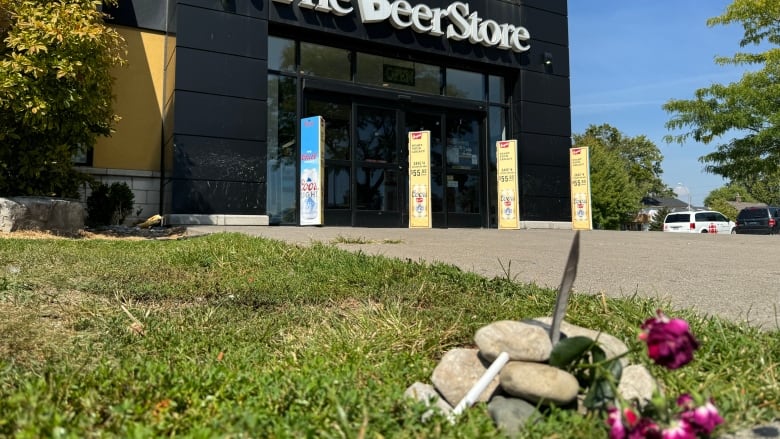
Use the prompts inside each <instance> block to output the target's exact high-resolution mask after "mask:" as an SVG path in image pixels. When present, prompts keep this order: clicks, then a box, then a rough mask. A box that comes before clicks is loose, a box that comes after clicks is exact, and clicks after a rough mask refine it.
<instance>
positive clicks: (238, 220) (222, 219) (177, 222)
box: [163, 214, 269, 226]
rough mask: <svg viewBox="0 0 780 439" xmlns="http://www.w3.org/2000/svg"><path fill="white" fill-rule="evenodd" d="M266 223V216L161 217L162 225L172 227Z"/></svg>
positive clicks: (183, 215)
mask: <svg viewBox="0 0 780 439" xmlns="http://www.w3.org/2000/svg"><path fill="white" fill-rule="evenodd" d="M268 223H269V221H268V215H224V214H214V215H188V214H170V215H165V216H164V217H163V224H165V225H172V226H192V225H202V226H267V225H268Z"/></svg>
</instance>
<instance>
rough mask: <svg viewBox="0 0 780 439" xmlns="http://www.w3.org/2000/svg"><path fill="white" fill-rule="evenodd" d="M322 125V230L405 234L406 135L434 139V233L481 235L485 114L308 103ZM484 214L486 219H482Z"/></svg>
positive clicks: (347, 101) (330, 99)
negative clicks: (398, 230)
mask: <svg viewBox="0 0 780 439" xmlns="http://www.w3.org/2000/svg"><path fill="white" fill-rule="evenodd" d="M305 102H306V104H305V108H304V112H305V114H304V117H308V116H315V115H319V116H322V117H323V118H324V119H325V154H324V156H325V172H324V176H325V181H324V188H323V189H324V196H325V206H324V208H325V211H324V221H325V225H331V226H355V227H408V225H409V212H408V175H407V173H408V149H407V141H408V133H409V132H410V131H423V130H427V131H430V132H431V188H430V201H431V210H432V225H433V227H486V226H487V215H486V212H485V207H483V205H486V204H487V203H486V202H485V200H486V198H485V195H484V194H483V193H482V192H484V189H483V188H485V187H486V184H485V179H484V177H483V174H486V170H485V169H484V168H486V166H485V165H484V163H485V162H486V158H485V154H486V150H485V145H484V144H485V141H484V139H483V138H484V136H485V132H484V114H481V113H478V112H473V113H469V112H464V111H455V110H449V109H443V108H436V107H430V108H419V106H417V107H414V108H411V107H412V106H411V105H409V104H402V103H400V102H392V101H377V102H373V101H372V102H366V101H365V100H363V99H360V98H358V97H351V96H340V95H334V94H324V95H322V96H318V95H309V96H307V99H306V101H305ZM483 214H484V215H483Z"/></svg>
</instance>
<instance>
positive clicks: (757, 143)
mask: <svg viewBox="0 0 780 439" xmlns="http://www.w3.org/2000/svg"><path fill="white" fill-rule="evenodd" d="M734 23H739V24H741V25H742V28H743V29H744V35H743V37H742V39H741V41H740V46H741V47H747V46H759V45H763V47H768V48H767V50H765V51H764V52H756V53H747V52H738V53H736V54H734V55H733V56H731V57H718V58H716V60H715V62H716V63H717V64H719V65H737V66H755V67H756V68H757V70H755V71H751V72H747V73H745V74H744V75H743V76H742V78H741V79H740V80H739V81H737V82H733V83H730V84H728V85H723V84H713V85H711V86H709V87H707V88H700V89H698V90H696V92H695V93H694V98H693V99H672V100H670V101H668V102H667V103H666V104H664V106H663V108H664V110H666V111H667V112H668V113H670V114H671V115H672V117H671V119H670V120H669V121H668V122H667V123H666V127H667V128H668V129H670V130H678V131H679V130H681V131H682V132H678V133H677V134H672V135H667V136H666V137H665V140H666V141H667V142H677V143H680V144H684V143H685V142H686V141H687V140H689V139H690V140H694V141H696V142H701V143H704V144H710V143H713V142H714V143H717V145H716V148H715V151H713V152H711V153H709V154H706V155H704V156H702V157H700V158H699V160H700V161H701V162H702V163H704V165H705V166H704V169H705V170H706V171H707V172H711V173H714V174H718V175H721V176H723V177H726V178H728V179H730V180H734V181H745V180H749V179H753V178H755V177H756V176H761V175H765V176H771V175H777V173H778V170H779V169H780V105H778V100H780V47H779V46H780V0H734V1H733V3H731V4H730V5H729V6H728V7H727V8H726V10H725V12H724V13H723V14H722V15H720V16H717V17H713V18H711V19H709V20H708V21H707V25H708V26H716V25H729V24H734ZM731 136H733V137H732V138H730V139H729V138H726V139H725V140H724V139H723V138H724V137H731Z"/></svg>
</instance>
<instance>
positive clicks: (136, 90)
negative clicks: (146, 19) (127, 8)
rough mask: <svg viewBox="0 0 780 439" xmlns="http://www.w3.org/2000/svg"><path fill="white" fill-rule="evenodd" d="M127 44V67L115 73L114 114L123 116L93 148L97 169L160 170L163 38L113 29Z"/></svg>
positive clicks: (158, 34) (140, 31)
mask: <svg viewBox="0 0 780 439" xmlns="http://www.w3.org/2000/svg"><path fill="white" fill-rule="evenodd" d="M116 29H117V31H119V33H120V34H121V35H122V36H123V37H124V38H125V41H126V42H127V52H128V53H127V65H125V66H124V67H118V68H116V69H115V70H114V77H115V78H116V82H115V83H114V96H115V98H116V100H115V102H114V111H115V112H116V113H117V114H119V116H121V117H122V120H120V121H119V122H118V123H117V124H116V126H115V127H114V128H115V130H116V132H115V133H114V134H113V135H112V136H111V137H102V138H100V139H99V140H98V142H97V145H96V146H95V151H94V155H93V162H92V163H93V164H92V165H93V166H94V167H96V168H114V169H134V170H144V171H159V170H160V143H161V136H162V105H163V84H164V72H163V62H164V61H165V35H164V34H160V33H154V32H149V31H144V30H140V29H133V28H127V27H121V26H117V27H116Z"/></svg>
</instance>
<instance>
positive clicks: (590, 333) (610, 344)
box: [528, 317, 628, 367]
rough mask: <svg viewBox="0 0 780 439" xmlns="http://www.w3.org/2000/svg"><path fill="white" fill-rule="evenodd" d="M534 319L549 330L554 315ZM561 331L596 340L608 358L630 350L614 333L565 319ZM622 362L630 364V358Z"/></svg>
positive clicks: (621, 360)
mask: <svg viewBox="0 0 780 439" xmlns="http://www.w3.org/2000/svg"><path fill="white" fill-rule="evenodd" d="M533 320H534V321H536V322H539V323H541V324H542V327H543V328H546V329H547V330H548V331H549V328H550V325H551V324H552V317H537V318H535V319H533ZM528 323H530V322H528ZM561 333H562V334H564V335H565V336H566V337H577V336H584V337H588V338H591V339H593V340H596V341H597V342H598V345H599V346H600V347H601V349H603V350H604V353H605V354H607V359H610V358H615V357H617V356H620V355H623V354H625V353H626V352H628V346H626V344H625V343H623V342H622V341H621V340H620V339H619V338H617V337H615V336H614V335H610V334H607V333H605V332H600V331H595V330H593V329H588V328H583V327H582V326H577V325H573V324H571V323H569V322H567V321H565V320H564V321H562V322H561ZM620 363H621V364H622V365H623V367H626V366H628V358H626V357H623V358H621V359H620Z"/></svg>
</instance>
